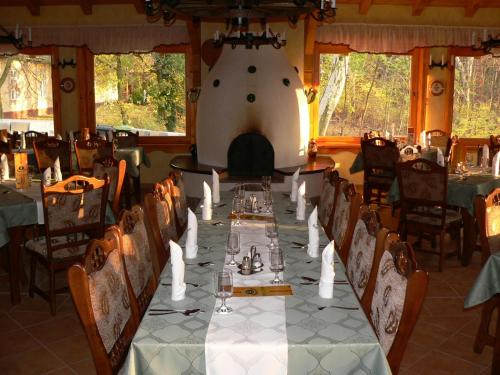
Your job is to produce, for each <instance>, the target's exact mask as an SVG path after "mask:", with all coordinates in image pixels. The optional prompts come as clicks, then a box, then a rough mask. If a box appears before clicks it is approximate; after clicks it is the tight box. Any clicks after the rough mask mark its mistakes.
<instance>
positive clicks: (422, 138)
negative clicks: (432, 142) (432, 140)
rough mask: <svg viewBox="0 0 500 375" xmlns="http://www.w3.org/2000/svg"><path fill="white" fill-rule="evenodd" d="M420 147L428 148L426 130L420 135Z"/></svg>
mask: <svg viewBox="0 0 500 375" xmlns="http://www.w3.org/2000/svg"><path fill="white" fill-rule="evenodd" d="M420 146H421V147H424V148H425V147H427V138H426V136H425V130H422V132H421V133H420Z"/></svg>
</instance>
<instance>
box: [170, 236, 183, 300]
mask: <svg viewBox="0 0 500 375" xmlns="http://www.w3.org/2000/svg"><path fill="white" fill-rule="evenodd" d="M169 244H170V263H171V264H172V301H180V300H181V299H184V298H185V297H186V283H185V282H184V261H183V260H182V249H181V247H180V246H179V245H177V244H176V243H175V242H174V241H172V240H170V242H169Z"/></svg>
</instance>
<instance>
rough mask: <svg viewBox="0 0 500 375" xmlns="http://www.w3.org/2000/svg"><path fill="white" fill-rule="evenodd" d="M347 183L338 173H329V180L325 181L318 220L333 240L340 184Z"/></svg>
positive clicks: (319, 203)
mask: <svg viewBox="0 0 500 375" xmlns="http://www.w3.org/2000/svg"><path fill="white" fill-rule="evenodd" d="M342 181H347V180H345V179H344V178H341V177H340V176H339V173H338V172H337V171H332V172H331V173H329V177H328V179H326V178H325V179H324V180H323V187H322V189H321V195H320V197H319V202H318V219H319V222H320V224H321V226H322V227H323V229H324V231H325V233H326V235H327V237H328V239H330V240H331V239H332V225H333V218H334V214H335V204H336V202H337V198H338V194H337V190H338V189H339V186H340V183H341V182H342Z"/></svg>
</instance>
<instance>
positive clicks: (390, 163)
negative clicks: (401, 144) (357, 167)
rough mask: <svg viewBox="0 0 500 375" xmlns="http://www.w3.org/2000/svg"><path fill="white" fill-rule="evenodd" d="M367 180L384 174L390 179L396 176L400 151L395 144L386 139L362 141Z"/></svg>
mask: <svg viewBox="0 0 500 375" xmlns="http://www.w3.org/2000/svg"><path fill="white" fill-rule="evenodd" d="M361 152H362V155H363V168H364V171H365V179H366V178H367V177H370V176H372V175H380V174H381V172H382V173H384V175H386V176H387V177H388V178H391V176H394V175H395V167H396V163H397V161H398V159H399V149H398V147H397V145H396V143H395V142H392V141H389V140H387V139H385V138H380V137H378V138H369V139H367V140H362V141H361Z"/></svg>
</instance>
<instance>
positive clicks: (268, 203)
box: [264, 189, 273, 213]
mask: <svg viewBox="0 0 500 375" xmlns="http://www.w3.org/2000/svg"><path fill="white" fill-rule="evenodd" d="M272 205H273V192H272V191H271V190H270V189H269V190H264V206H265V207H266V211H265V212H266V213H271V212H272V210H271V207H272Z"/></svg>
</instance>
